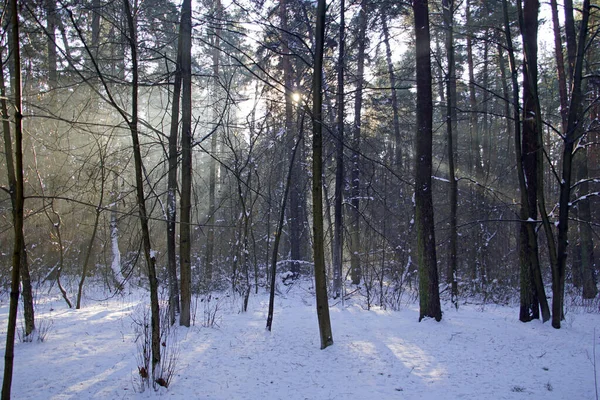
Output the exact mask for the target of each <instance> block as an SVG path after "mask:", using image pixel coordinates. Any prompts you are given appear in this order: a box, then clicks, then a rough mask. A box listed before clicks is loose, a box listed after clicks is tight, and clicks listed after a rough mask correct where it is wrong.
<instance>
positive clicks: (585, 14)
mask: <svg viewBox="0 0 600 400" xmlns="http://www.w3.org/2000/svg"><path fill="white" fill-rule="evenodd" d="M589 16H590V1H589V0H584V1H583V5H582V15H581V21H580V25H579V38H578V43H577V47H576V55H575V62H574V66H573V84H572V85H571V103H570V105H569V115H568V117H567V131H566V135H565V137H564V147H563V158H562V174H561V182H560V197H559V203H558V209H559V217H558V233H557V239H556V250H555V251H556V254H555V257H552V254H551V261H552V326H553V327H554V328H556V329H559V328H560V324H561V320H562V319H563V317H564V312H563V305H564V292H565V269H566V263H567V246H568V231H569V207H570V197H571V175H572V165H571V164H572V161H573V150H574V148H575V143H576V142H577V141H578V140H579V139H581V137H582V135H583V134H584V131H583V124H582V123H581V121H582V120H583V118H582V116H583V107H582V103H583V101H584V98H585V97H584V93H583V91H582V87H581V86H582V80H583V63H584V58H585V50H586V45H587V43H586V38H587V33H588V21H589ZM566 23H568V21H567V22H566ZM567 30H568V29H567ZM546 235H547V236H548V247H549V251H550V252H551V253H552V251H553V248H554V238H553V237H551V236H550V235H548V232H546ZM550 239H552V243H550ZM554 259H555V260H556V261H555V262H554Z"/></svg>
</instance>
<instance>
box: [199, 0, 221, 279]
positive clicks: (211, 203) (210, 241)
mask: <svg viewBox="0 0 600 400" xmlns="http://www.w3.org/2000/svg"><path fill="white" fill-rule="evenodd" d="M221 18H222V17H221V1H220V0H215V1H214V11H213V20H214V21H213V24H215V35H214V40H215V42H214V48H213V54H212V58H213V85H214V86H213V94H214V99H213V101H214V102H215V103H216V104H215V107H214V109H213V120H214V121H215V122H217V121H218V120H219V109H218V107H217V104H219V103H218V101H219V96H218V94H219V92H220V86H219V68H220V66H219V52H220V51H221V49H220V47H221ZM210 152H211V154H212V156H213V157H210V161H209V163H210V165H209V167H208V168H209V172H208V174H209V177H208V219H207V224H208V232H207V235H206V260H205V263H204V264H205V265H204V278H203V279H204V287H205V289H207V290H208V288H209V287H210V282H211V281H212V275H213V269H214V268H213V267H214V266H213V263H214V251H215V227H214V224H215V212H216V209H215V205H216V186H217V185H216V182H217V162H216V160H215V158H214V155H215V154H216V152H217V132H214V133H213V134H212V136H211V138H210Z"/></svg>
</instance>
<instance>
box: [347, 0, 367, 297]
mask: <svg viewBox="0 0 600 400" xmlns="http://www.w3.org/2000/svg"><path fill="white" fill-rule="evenodd" d="M366 7H367V4H366V3H365V2H363V3H362V4H361V6H360V11H359V14H358V55H357V61H356V62H357V73H356V74H357V78H356V97H355V100H354V125H353V126H352V132H353V136H352V171H351V180H352V182H351V185H350V187H351V193H352V196H351V201H350V203H351V205H352V208H351V210H352V211H351V213H350V215H351V228H350V277H351V278H352V283H353V284H355V285H358V284H359V283H360V280H361V278H362V271H361V265H360V251H361V249H360V209H359V206H360V200H359V199H360V163H359V149H360V135H361V111H362V100H363V84H364V71H365V48H366V32H367V10H366Z"/></svg>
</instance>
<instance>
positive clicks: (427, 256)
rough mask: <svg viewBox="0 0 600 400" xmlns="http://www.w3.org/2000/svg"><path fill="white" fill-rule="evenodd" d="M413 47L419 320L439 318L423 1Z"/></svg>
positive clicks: (417, 7) (416, 6)
mask: <svg viewBox="0 0 600 400" xmlns="http://www.w3.org/2000/svg"><path fill="white" fill-rule="evenodd" d="M413 10H414V20H415V38H416V41H415V46H416V52H417V57H416V58H417V60H416V71H417V135H416V154H415V158H416V168H415V205H416V211H415V223H416V226H417V243H418V263H419V305H420V312H419V321H421V320H422V319H423V318H425V317H431V318H435V320H436V321H440V320H441V319H442V310H441V306H440V294H439V287H438V271H437V257H436V249H435V231H434V220H433V196H432V185H431V172H432V144H433V96H432V89H431V58H430V57H431V56H430V54H431V50H430V35H429V11H428V4H427V0H414V2H413Z"/></svg>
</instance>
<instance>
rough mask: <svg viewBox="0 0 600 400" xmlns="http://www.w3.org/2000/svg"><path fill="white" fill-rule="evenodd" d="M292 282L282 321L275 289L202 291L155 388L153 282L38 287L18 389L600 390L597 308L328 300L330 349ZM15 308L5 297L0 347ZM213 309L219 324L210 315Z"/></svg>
mask: <svg viewBox="0 0 600 400" xmlns="http://www.w3.org/2000/svg"><path fill="white" fill-rule="evenodd" d="M294 286H295V287H294V288H293V289H292V290H290V291H289V292H287V293H286V291H287V289H288V288H286V287H284V286H282V291H283V292H284V293H282V294H279V295H278V296H277V297H276V302H275V316H274V320H273V331H272V332H267V331H266V330H265V323H266V315H267V307H268V296H267V295H266V294H259V295H254V294H252V295H251V296H250V303H249V308H248V312H246V313H240V312H239V309H240V306H241V300H240V299H239V298H233V297H221V298H218V299H217V298H214V297H213V298H212V299H211V301H210V302H206V301H202V302H200V301H197V303H196V304H195V325H194V326H192V327H191V328H182V327H179V326H177V327H176V328H175V329H173V331H172V333H171V335H172V336H170V337H171V339H173V338H174V337H175V336H176V339H175V340H174V341H170V340H169V341H167V345H168V349H169V350H176V349H178V351H177V352H172V354H178V358H177V361H176V364H175V367H174V375H173V378H172V381H171V383H170V386H169V388H168V389H165V388H160V390H159V391H158V392H155V391H154V390H153V389H151V388H149V389H148V388H147V389H146V390H145V391H144V392H140V385H139V382H140V378H139V373H138V366H139V365H138V362H137V360H136V358H137V357H138V350H137V346H136V343H135V339H136V329H135V326H136V322H135V321H137V322H139V321H140V320H141V319H142V315H143V312H142V310H143V309H144V308H143V306H142V305H140V304H144V303H145V302H147V301H148V295H147V293H145V292H144V291H142V290H134V291H132V292H131V291H130V292H129V294H125V295H119V296H116V297H113V298H111V299H101V297H102V294H101V293H100V292H98V293H97V294H95V295H94V294H89V291H88V295H87V298H86V301H85V303H84V306H83V308H82V309H81V310H70V309H68V308H66V306H65V303H64V302H63V301H62V300H61V299H60V298H59V297H56V296H54V297H51V296H50V295H42V296H40V298H39V300H38V301H37V317H38V324H41V325H42V326H45V327H48V328H49V329H48V331H47V334H46V336H45V340H44V341H43V342H32V343H18V344H17V345H16V353H15V370H14V379H13V398H14V399H44V400H46V399H55V400H58V399H73V400H74V399H77V400H81V399H151V398H173V399H223V400H231V399H311V400H321V399H323V400H325V399H419V400H427V399H436V400H437V399H524V398H527V399H595V398H597V397H596V383H595V379H594V374H595V369H596V368H595V363H594V357H596V360H598V359H600V347H599V342H600V314H598V313H586V312H585V311H583V310H576V309H571V310H569V313H568V314H567V320H566V321H565V324H564V327H563V329H560V330H555V329H553V328H552V327H551V326H550V324H549V323H546V324H542V323H541V322H539V321H534V322H531V323H528V324H523V323H520V322H518V320H517V317H518V309H515V308H514V307H503V306H496V305H486V306H485V307H483V306H482V305H463V306H461V307H460V309H459V310H458V311H456V310H454V309H452V308H451V305H450V304H445V305H444V306H443V308H444V315H443V319H442V321H441V322H439V323H438V322H435V321H433V320H424V321H423V322H420V323H419V322H417V320H418V306H417V305H411V304H408V305H406V306H405V307H404V308H403V309H402V310H401V311H398V312H393V311H382V310H379V309H371V310H370V311H367V310H365V309H364V307H362V306H361V305H360V304H359V302H358V301H348V302H346V304H344V305H343V306H342V305H341V304H340V303H339V302H338V303H335V304H332V306H331V309H330V312H331V320H332V328H333V336H334V345H333V346H331V347H329V348H327V349H325V350H320V349H319V347H320V342H319V333H318V326H317V318H316V312H315V306H314V297H313V295H312V289H311V287H310V283H309V282H307V281H304V282H298V283H296V284H295V285H294ZM215 307H217V309H216V312H214V311H215ZM7 314H8V304H7V299H6V297H4V298H3V299H2V303H1V304H0V340H1V343H0V346H1V347H0V351H1V352H2V354H4V345H5V342H6V340H5V338H6V324H7ZM210 315H213V316H215V325H213V327H202V324H203V322H205V318H206V317H207V316H210ZM596 328H598V329H596ZM138 331H139V330H138ZM173 343H176V345H174V344H173ZM595 347H599V348H598V349H595ZM595 353H598V355H596V354H595ZM599 369H600V368H599ZM2 370H3V363H2V366H0V372H1V371H2ZM598 372H599V373H600V371H598Z"/></svg>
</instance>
